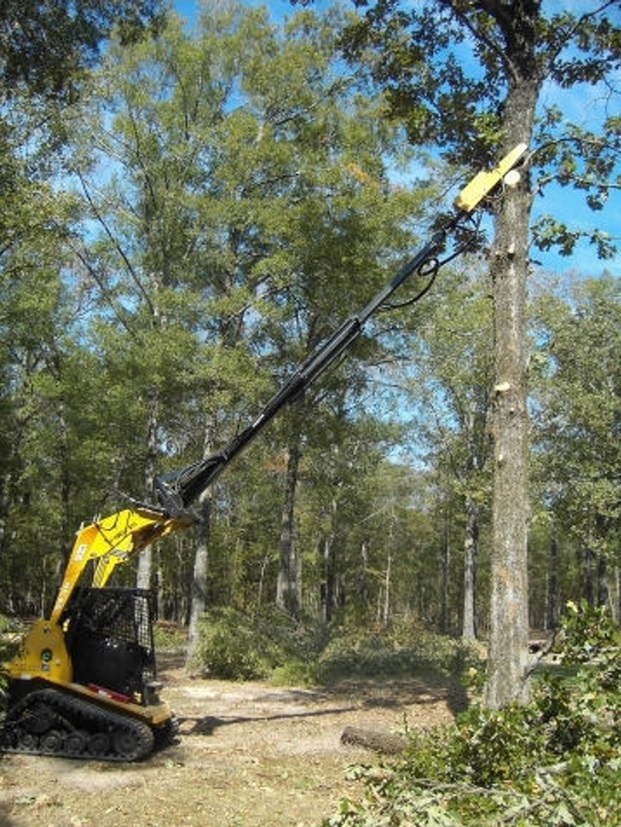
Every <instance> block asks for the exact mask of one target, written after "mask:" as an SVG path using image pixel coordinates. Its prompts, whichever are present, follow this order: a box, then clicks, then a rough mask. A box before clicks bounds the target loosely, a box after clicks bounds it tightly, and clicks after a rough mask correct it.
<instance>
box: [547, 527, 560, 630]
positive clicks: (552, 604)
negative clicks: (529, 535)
mask: <svg viewBox="0 0 621 827" xmlns="http://www.w3.org/2000/svg"><path fill="white" fill-rule="evenodd" d="M558 615H559V590H558V538H557V536H556V532H555V530H554V528H553V529H552V535H551V537H550V550H549V552H548V582H547V589H546V615H545V622H544V628H545V631H546V632H553V631H554V630H555V629H556V625H557V623H558Z"/></svg>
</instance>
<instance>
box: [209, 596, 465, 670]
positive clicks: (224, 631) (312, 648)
mask: <svg viewBox="0 0 621 827" xmlns="http://www.w3.org/2000/svg"><path fill="white" fill-rule="evenodd" d="M327 634H328V633H327V630H326V628H325V626H323V625H321V624H318V623H316V622H314V621H311V620H308V619H306V620H305V621H304V622H296V621H295V620H293V619H292V617H291V616H290V615H289V614H288V613H287V612H284V611H281V610H279V609H275V608H273V607H264V608H262V609H260V610H259V611H257V612H255V613H254V614H252V615H248V614H244V613H243V612H240V611H238V610H236V609H232V608H223V609H212V610H211V611H210V612H208V613H207V614H206V615H205V617H204V619H203V622H202V630H201V642H200V645H199V647H198V651H197V654H196V666H197V667H198V668H199V669H201V670H203V671H205V673H206V674H208V675H210V676H211V677H217V678H223V679H226V680H254V679H261V678H269V679H270V680H271V681H273V682H274V683H278V684H293V683H295V684H312V683H329V682H333V681H335V680H338V679H341V678H350V677H352V676H356V677H364V678H374V677H382V678H385V677H387V676H403V675H412V674H416V673H418V674H420V673H421V672H423V673H435V674H441V675H443V676H459V675H461V674H462V672H463V671H464V669H465V668H466V667H467V666H471V667H472V666H473V665H474V664H475V663H477V660H476V656H475V654H474V653H473V652H472V651H471V650H470V649H469V648H468V647H466V646H464V645H463V644H462V643H461V642H459V641H456V640H453V639H451V638H448V637H445V636H442V635H437V634H433V633H431V632H429V631H427V630H426V629H424V627H422V625H421V624H417V623H412V622H405V621H404V622H401V623H398V624H395V625H393V626H391V627H390V628H388V629H386V630H353V631H350V632H343V631H342V630H339V631H336V632H335V633H334V634H333V637H332V639H331V640H328V637H327Z"/></svg>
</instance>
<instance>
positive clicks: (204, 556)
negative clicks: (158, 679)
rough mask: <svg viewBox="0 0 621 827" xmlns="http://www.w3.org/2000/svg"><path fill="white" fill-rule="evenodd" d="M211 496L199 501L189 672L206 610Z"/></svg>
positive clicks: (189, 629)
mask: <svg viewBox="0 0 621 827" xmlns="http://www.w3.org/2000/svg"><path fill="white" fill-rule="evenodd" d="M212 498H213V495H212V493H211V491H210V490H207V491H205V492H203V494H202V495H201V497H200V500H199V513H200V523H199V525H198V529H197V539H196V552H195V554H194V567H193V569H192V586H191V590H190V618H189V623H188V646H187V650H186V659H185V668H186V670H187V671H191V670H192V669H193V668H194V667H195V662H194V660H195V656H196V651H197V649H198V644H199V641H200V620H201V617H202V616H203V614H204V613H205V609H206V608H207V573H208V570H209V536H210V532H211V503H212Z"/></svg>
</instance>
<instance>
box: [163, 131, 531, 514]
mask: <svg viewBox="0 0 621 827" xmlns="http://www.w3.org/2000/svg"><path fill="white" fill-rule="evenodd" d="M525 151H526V146H525V145H524V144H520V145H519V146H517V147H516V148H515V149H514V150H512V152H510V153H509V154H508V155H506V156H505V157H504V158H503V159H502V161H501V162H500V164H499V165H498V166H497V167H496V168H495V169H494V170H492V171H490V172H481V173H479V174H478V175H477V176H476V177H475V178H474V179H473V180H472V181H471V182H470V184H468V186H467V187H466V188H465V189H464V190H462V192H461V193H460V194H459V195H458V197H457V198H456V199H455V206H456V212H455V215H454V216H453V218H451V219H450V220H449V221H448V222H447V223H446V224H445V225H444V226H443V227H442V228H441V229H439V230H437V231H436V232H435V233H434V234H433V236H432V237H431V239H430V240H429V241H428V242H427V243H426V244H425V245H424V246H423V247H422V248H421V250H420V251H419V252H418V253H416V255H415V256H414V257H413V258H412V259H411V260H410V261H409V262H408V263H407V264H406V265H405V266H404V267H403V268H402V269H401V270H400V271H399V272H398V273H397V274H396V275H395V276H394V278H393V279H392V280H391V281H390V282H389V283H388V284H387V285H386V286H385V287H384V288H383V289H382V290H381V291H380V292H379V293H378V294H377V295H376V296H375V297H374V298H373V299H372V300H371V301H370V302H369V303H368V304H367V305H366V307H364V308H363V309H362V310H361V311H360V312H358V313H356V314H354V315H353V316H350V317H349V318H348V319H347V320H346V321H345V322H343V324H342V325H341V326H340V327H339V329H338V330H337V331H336V332H335V333H334V334H333V335H332V336H331V337H330V338H329V339H328V340H327V341H326V342H324V343H323V344H322V345H320V347H319V348H318V349H317V350H316V351H315V352H314V353H313V354H312V355H311V356H309V357H308V359H306V361H305V362H304V363H303V364H302V365H300V366H299V367H298V368H297V370H296V371H295V372H294V373H293V374H292V376H291V377H290V378H289V379H287V381H286V382H285V383H284V384H283V386H282V387H281V388H280V390H279V391H278V392H277V393H276V394H275V395H274V396H273V397H272V398H271V399H270V400H269V402H267V404H266V405H265V407H264V408H263V410H262V411H261V413H260V414H259V416H258V417H257V418H256V419H255V420H254V422H252V423H251V424H250V425H249V426H248V427H247V428H245V429H244V430H243V431H241V432H240V433H239V434H237V436H235V437H234V438H233V439H232V440H231V441H230V442H229V443H228V445H226V446H225V447H224V448H223V449H222V450H220V451H219V452H217V453H215V454H212V455H211V456H209V457H207V458H206V459H203V460H199V461H198V462H195V463H193V464H191V465H188V466H187V467H186V468H183V469H181V470H180V471H175V472H173V473H171V474H166V475H163V476H160V477H158V478H157V479H156V481H155V489H156V494H157V497H158V499H159V504H160V507H161V508H162V509H163V510H164V511H165V512H166V514H167V515H168V516H170V517H172V518H174V519H183V518H184V517H187V518H190V519H191V516H192V515H191V513H190V512H189V511H188V508H189V506H190V504H191V503H192V502H194V501H195V500H196V499H197V498H198V497H199V496H200V494H201V493H202V492H203V491H205V490H206V489H207V488H208V487H209V486H210V485H211V484H212V483H213V482H214V481H215V480H216V478H217V477H218V476H219V475H220V473H221V472H222V471H223V470H224V468H225V467H226V466H227V465H229V463H230V462H231V461H232V460H233V459H234V458H235V457H236V456H237V455H238V454H240V453H241V452H242V451H243V450H244V448H245V447H246V446H247V445H248V443H249V442H251V441H252V440H253V439H254V438H255V437H256V436H257V434H259V433H260V432H261V431H262V430H263V428H265V426H266V425H268V423H270V422H271V421H272V419H273V418H274V417H275V416H276V414H277V413H278V412H279V411H280V410H282V408H284V407H285V406H286V405H289V404H290V403H291V402H293V401H294V400H295V399H297V398H298V397H299V396H300V395H301V394H302V393H303V392H304V391H305V390H306V388H308V387H309V386H310V385H311V384H313V382H315V381H316V380H317V379H318V378H319V376H321V374H322V373H323V372H324V371H325V370H326V369H327V368H328V367H330V365H332V364H333V363H334V362H335V361H337V360H338V359H339V357H340V356H341V355H342V354H343V353H344V352H345V351H346V350H347V349H348V348H349V347H350V346H351V345H352V344H353V342H355V341H356V339H357V338H358V337H359V336H360V334H361V332H362V330H363V327H364V324H365V322H367V321H368V319H369V318H370V317H371V316H373V315H374V314H375V313H376V312H377V311H378V310H379V309H380V308H381V307H382V305H385V303H386V302H387V300H388V299H389V298H390V297H391V296H392V294H393V293H394V292H395V291H396V290H397V289H398V288H399V287H400V286H401V285H402V284H403V282H405V281H406V279H408V278H409V277H410V276H412V275H414V274H417V275H419V276H423V277H426V278H431V280H433V277H434V276H435V273H436V272H437V270H438V268H439V267H440V266H441V265H442V264H443V263H445V262H440V261H438V258H437V256H438V254H439V253H440V252H441V251H442V249H443V248H444V244H445V241H446V239H447V236H448V234H449V233H451V232H453V231H455V230H456V229H458V228H459V227H460V225H461V222H462V221H463V220H464V219H466V218H467V217H468V216H469V215H470V214H471V213H472V211H473V210H474V209H475V207H476V206H477V205H478V204H479V203H480V202H481V201H482V200H483V198H485V196H486V195H488V194H489V193H490V192H491V191H492V190H493V189H494V188H495V187H496V185H497V184H498V183H499V182H500V181H501V180H502V178H503V177H504V175H505V174H506V173H507V172H508V171H509V170H510V169H512V168H513V167H514V166H515V165H516V164H517V163H518V161H519V160H520V159H521V158H522V156H523V155H524V153H525ZM465 246H467V245H463V246H462V247H460V248H459V249H458V250H457V252H456V253H454V254H453V255H452V256H450V258H453V257H454V255H457V254H458V253H461V252H463V250H464V249H465ZM447 260H448V259H447ZM426 289H427V288H425V289H424V290H422V291H421V293H424V292H426Z"/></svg>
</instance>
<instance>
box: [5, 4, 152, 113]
mask: <svg viewBox="0 0 621 827" xmlns="http://www.w3.org/2000/svg"><path fill="white" fill-rule="evenodd" d="M162 18H163V6H162V4H161V3H160V0H114V2H111V3H105V2H104V3H102V2H101V0H82V2H80V3H72V2H69V0H57V2H54V3H48V2H41V0H34V2H28V3H24V2H23V0H6V2H4V3H3V4H2V13H1V15H0V43H2V58H1V59H0V81H2V83H3V84H4V85H5V88H6V89H7V91H9V93H10V94H11V93H13V92H14V89H15V87H18V86H19V85H20V84H25V85H26V87H27V88H28V90H29V91H30V92H31V93H35V94H38V95H45V96H50V97H60V98H63V97H66V96H67V97H71V96H72V95H73V94H75V92H76V89H77V88H78V87H79V81H80V80H81V79H83V77H82V76H83V72H84V69H85V68H86V67H88V66H90V65H92V64H93V62H94V61H95V60H96V59H97V58H98V56H99V48H100V46H101V43H102V41H104V40H106V39H107V38H109V36H110V34H111V32H112V31H114V30H115V29H116V30H117V31H119V33H120V36H121V38H122V40H123V42H125V43H129V42H133V41H136V40H137V39H139V38H140V37H142V36H144V34H145V33H146V32H147V31H149V30H156V29H157V28H158V27H159V25H160V24H161V21H162Z"/></svg>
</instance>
